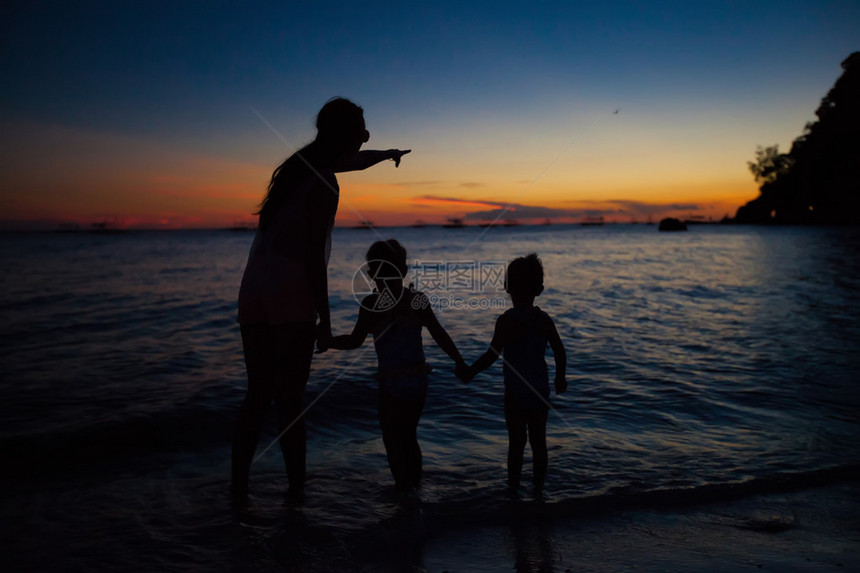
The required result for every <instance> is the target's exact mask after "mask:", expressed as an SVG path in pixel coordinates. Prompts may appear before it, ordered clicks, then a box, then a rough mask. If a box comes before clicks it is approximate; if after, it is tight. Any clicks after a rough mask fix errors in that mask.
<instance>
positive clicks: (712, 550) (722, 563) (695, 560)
mask: <svg viewBox="0 0 860 573" xmlns="http://www.w3.org/2000/svg"><path fill="white" fill-rule="evenodd" d="M401 545H402V544H401ZM399 565H405V564H403V563H401V564H398V565H397V566H395V567H393V568H388V569H386V568H382V569H367V568H362V569H361V571H377V570H378V571H386V570H398V568H399ZM412 565H418V564H412ZM418 567H419V569H417V570H422V568H423V570H426V571H433V572H435V571H447V572H449V573H455V572H457V571H469V572H473V571H474V572H481V571H487V572H490V571H504V570H508V571H512V570H515V571H556V572H567V571H619V570H636V571H737V570H750V571H820V570H822V569H833V570H844V571H851V570H854V571H857V570H860V482H857V481H852V482H843V483H838V484H833V485H827V486H814V487H811V488H809V489H802V490H792V491H787V492H782V493H766V494H752V495H749V496H746V497H742V498H736V499H732V500H728V501H711V502H707V503H703V504H698V505H694V506H691V507H686V508H681V507H671V508H669V509H659V508H652V509H632V510H620V511H613V512H610V513H608V514H606V515H602V516H590V517H584V518H576V517H572V518H571V517H552V518H545V519H544V518H541V517H539V516H535V515H530V516H528V517H526V516H522V519H518V518H517V517H516V516H511V518H510V519H509V520H508V523H506V524H499V525H495V526H491V527H470V526H468V525H465V526H464V527H462V528H452V529H448V530H446V531H440V532H438V534H436V535H430V536H429V538H428V540H427V543H426V546H425V547H424V555H423V564H422V565H418ZM407 570H408V569H407Z"/></svg>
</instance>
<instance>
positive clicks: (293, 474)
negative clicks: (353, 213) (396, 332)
mask: <svg viewBox="0 0 860 573" xmlns="http://www.w3.org/2000/svg"><path fill="white" fill-rule="evenodd" d="M316 127H317V136H316V139H314V141H313V142H311V143H310V144H308V145H306V146H305V147H304V148H302V149H301V150H299V151H298V152H296V153H294V154H293V155H291V156H290V157H288V158H287V159H286V160H285V161H284V162H283V163H282V164H281V165H280V166H279V167H278V168H277V169H275V171H274V173H273V174H272V179H271V181H270V182H269V188H268V192H267V194H266V196H265V198H264V199H263V202H262V203H261V205H260V211H259V212H258V215H259V216H260V219H259V225H258V227H257V234H256V236H255V237H254V242H253V244H252V245H251V252H250V254H249V255H248V262H247V264H246V266H245V272H244V274H243V276H242V286H241V287H240V289H239V316H238V322H239V324H240V329H241V332H242V347H243V350H244V353H245V367H246V370H247V372H248V392H247V394H246V395H245V399H244V401H243V402H242V405H241V407H240V409H239V415H238V418H237V420H236V426H235V430H234V434H233V459H232V476H231V488H232V492H233V494H234V496H237V497H239V498H244V497H245V496H246V495H247V493H248V474H249V472H250V467H251V461H252V459H253V456H254V451H255V450H256V447H257V441H258V439H259V437H260V431H261V428H262V423H263V418H264V416H265V413H266V410H267V408H268V406H269V404H270V403H271V402H273V401H274V402H275V404H276V406H277V411H278V425H279V428H280V431H281V432H282V435H281V438H280V445H281V451H282V452H283V454H284V462H285V464H286V470H287V476H288V478H289V483H290V492H291V493H293V494H300V493H301V491H302V489H303V487H304V482H305V452H306V431H305V421H304V417H303V416H301V411H302V397H303V394H304V390H305V385H306V384H307V381H308V376H309V374H310V366H311V358H312V356H313V347H314V340H316V343H317V347H318V348H319V349H320V350H325V349H326V348H328V345H329V341H330V339H331V319H330V315H329V304H328V280H327V276H326V271H327V265H328V258H329V253H330V250H331V232H332V228H333V227H334V218H335V213H336V212H337V204H338V194H339V190H338V184H337V179H336V178H335V175H334V174H335V173H336V172H342V171H355V170H360V169H366V168H367V167H370V166H372V165H375V164H377V163H379V162H380V161H383V160H386V159H392V160H394V162H395V166H399V165H400V158H401V157H402V156H403V155H404V154H406V153H409V150H405V151H401V150H397V149H389V150H387V151H359V149H360V148H361V145H362V144H363V143H366V142H367V141H368V139H369V138H370V134H369V132H368V131H367V129H366V128H365V124H364V112H363V110H362V109H361V108H360V107H359V106H357V105H355V104H354V103H352V102H351V101H349V100H347V99H343V98H335V99H332V100H330V101H329V102H328V103H326V104H325V105H324V106H323V108H322V109H321V110H320V112H319V114H318V115H317V121H316ZM317 318H319V323H318V324H317V323H316V320H317Z"/></svg>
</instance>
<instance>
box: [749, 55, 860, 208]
mask: <svg viewBox="0 0 860 573" xmlns="http://www.w3.org/2000/svg"><path fill="white" fill-rule="evenodd" d="M842 68H843V70H844V71H843V73H842V76H840V77H839V79H838V80H836V83H835V84H834V85H833V87H832V88H831V89H830V91H829V92H828V93H827V95H826V96H824V98H823V99H822V100H821V105H819V106H818V109H817V110H816V111H815V115H816V116H817V117H818V120H817V121H815V122H812V123H808V124H806V128H805V129H804V131H803V135H801V136H800V137H798V138H797V139H795V140H794V142H793V143H792V146H791V151H789V152H788V153H785V154H781V153H779V148H778V147H777V146H775V145H774V146H772V147H766V148H762V147H759V148H758V149H757V151H756V161H754V162H753V161H751V162H749V163H748V165H749V168H750V171H751V172H752V174H753V176H755V178H756V181H757V182H761V187H760V188H759V190H760V195H759V197H758V198H756V199H754V200H752V201H750V202H749V203H747V204H746V205H744V206H743V207H741V208H740V209H738V212H737V216H736V217H735V222H737V223H780V224H860V52H854V53H853V54H851V55H850V56H848V58H846V59H845V61H843V62H842Z"/></svg>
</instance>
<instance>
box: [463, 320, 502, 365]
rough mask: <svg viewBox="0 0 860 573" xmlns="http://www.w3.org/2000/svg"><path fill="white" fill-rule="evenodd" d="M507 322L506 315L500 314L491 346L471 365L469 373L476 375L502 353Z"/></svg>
mask: <svg viewBox="0 0 860 573" xmlns="http://www.w3.org/2000/svg"><path fill="white" fill-rule="evenodd" d="M506 322H507V320H506V319H505V315H502V316H500V317H499V318H498V319H497V320H496V329H495V330H494V331H493V339H492V340H491V341H490V347H489V348H488V349H487V351H486V352H484V353H483V354H482V355H481V356H480V357H479V358H478V359H477V360H475V363H474V364H472V366H471V367H469V374H471V376H475V375H476V374H479V373H481V372H483V371H484V370H486V369H487V368H489V367H490V366H492V365H493V363H494V362H495V361H496V359H497V358H498V357H499V356H500V355H501V354H502V349H503V348H504V347H505V338H506V337H505V328H506V326H507V325H506Z"/></svg>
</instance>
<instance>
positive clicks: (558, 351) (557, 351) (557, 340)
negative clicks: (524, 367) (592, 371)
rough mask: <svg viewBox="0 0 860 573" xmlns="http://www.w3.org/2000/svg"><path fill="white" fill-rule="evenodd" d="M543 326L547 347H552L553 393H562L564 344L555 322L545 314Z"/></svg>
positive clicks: (565, 385)
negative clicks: (553, 366) (553, 362)
mask: <svg viewBox="0 0 860 573" xmlns="http://www.w3.org/2000/svg"><path fill="white" fill-rule="evenodd" d="M545 328H546V330H545V334H546V338H547V340H548V341H549V347H550V348H552V357H553V359H555V393H556V394H562V393H564V391H565V390H567V377H566V374H567V352H565V350H564V344H562V342H561V337H560V336H559V335H558V330H557V329H556V327H555V323H554V322H553V321H552V318H550V317H549V315H546V327H545Z"/></svg>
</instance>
